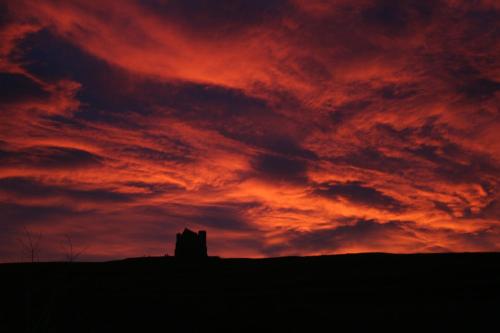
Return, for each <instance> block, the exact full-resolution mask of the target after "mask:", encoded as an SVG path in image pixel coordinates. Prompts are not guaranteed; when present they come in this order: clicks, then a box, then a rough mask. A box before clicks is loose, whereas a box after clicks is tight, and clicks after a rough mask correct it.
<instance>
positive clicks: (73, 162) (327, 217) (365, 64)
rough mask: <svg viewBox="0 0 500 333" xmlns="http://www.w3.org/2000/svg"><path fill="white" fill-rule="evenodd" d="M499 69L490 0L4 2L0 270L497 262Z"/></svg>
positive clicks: (0, 22) (498, 12)
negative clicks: (452, 259) (389, 258)
mask: <svg viewBox="0 0 500 333" xmlns="http://www.w3.org/2000/svg"><path fill="white" fill-rule="evenodd" d="M499 55H500V2H498V1H496V0H470V1H465V0H464V1H459V0H432V1H427V0H405V1H388V0H358V1H352V0H332V1H324V0H288V1H286V0H265V1H260V0H252V1H244V0H220V1H208V0H146V1H134V0H123V1H92V0H90V1H89V0H71V1H69V0H64V1H63V0H46V1H25V0H12V1H8V0H7V1H5V0H1V1H0V87H1V93H0V261H1V262H10V261H19V260H25V259H26V258H25V255H26V253H25V252H23V248H22V243H23V240H24V242H25V241H26V237H27V236H26V232H29V233H31V234H32V235H34V236H35V235H41V237H40V243H39V246H38V249H37V256H38V258H39V260H61V259H63V258H64V256H65V255H67V253H68V244H69V242H68V239H71V243H72V246H73V247H74V249H75V251H76V252H82V254H81V258H79V259H81V260H110V259H117V258H124V257H138V256H158V255H165V254H170V255H172V254H173V252H174V245H175V234H176V233H177V232H180V231H182V230H183V229H184V228H185V227H188V228H191V229H193V230H207V234H208V249H209V254H210V255H218V256H222V257H269V256H285V255H320V254H336V253H354V252H394V253H413V252H450V251H451V252H461V251H467V252H468V251H499V250H500V56H499ZM37 237H38V236H37Z"/></svg>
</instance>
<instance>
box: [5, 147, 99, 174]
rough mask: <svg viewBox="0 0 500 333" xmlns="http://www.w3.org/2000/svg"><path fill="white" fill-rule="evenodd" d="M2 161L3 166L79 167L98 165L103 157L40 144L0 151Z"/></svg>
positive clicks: (78, 150) (82, 151)
mask: <svg viewBox="0 0 500 333" xmlns="http://www.w3.org/2000/svg"><path fill="white" fill-rule="evenodd" d="M0 161H1V162H2V166H3V167H23V168H26V167H32V168H41V169H78V168H88V167H98V166H100V165H101V164H102V157H100V156H98V155H95V154H93V153H90V152H88V151H85V150H81V149H76V148H67V147H55V146H38V147H31V148H27V149H23V150H18V151H9V150H4V151H0Z"/></svg>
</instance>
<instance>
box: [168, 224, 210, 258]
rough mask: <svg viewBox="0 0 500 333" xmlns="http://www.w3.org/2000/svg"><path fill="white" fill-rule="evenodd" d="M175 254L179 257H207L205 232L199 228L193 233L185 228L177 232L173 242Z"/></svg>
mask: <svg viewBox="0 0 500 333" xmlns="http://www.w3.org/2000/svg"><path fill="white" fill-rule="evenodd" d="M175 256H176V257H179V258H205V257H207V256H208V251H207V232H206V231H204V230H200V231H198V233H195V232H194V231H192V230H189V229H188V228H186V229H184V231H183V232H182V233H178V234H177V239H176V242H175Z"/></svg>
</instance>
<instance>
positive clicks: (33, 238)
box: [17, 227, 42, 263]
mask: <svg viewBox="0 0 500 333" xmlns="http://www.w3.org/2000/svg"><path fill="white" fill-rule="evenodd" d="M41 239H42V234H41V233H37V234H34V233H33V232H32V231H31V230H29V229H28V228H26V227H24V228H23V233H22V235H21V236H20V237H18V238H17V240H18V242H19V244H21V249H22V251H23V256H24V257H27V258H28V259H29V260H30V261H31V262H32V263H33V262H35V261H37V260H38V259H39V256H40V241H41Z"/></svg>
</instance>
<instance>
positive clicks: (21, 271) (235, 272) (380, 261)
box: [0, 253, 500, 332]
mask: <svg viewBox="0 0 500 333" xmlns="http://www.w3.org/2000/svg"><path fill="white" fill-rule="evenodd" d="M0 276H1V308H0V332H120V331H137V332H220V331H228V332H242V331H244V332H264V331H285V332H294V331H296V332H318V331H321V332H325V331H326V332H350V331H374V330H375V329H376V328H381V329H383V330H384V331H389V330H391V331H401V332H406V331H414V330H418V331H422V332H426V331H442V332H450V331H452V330H460V331H463V330H466V331H469V332H498V331H499V330H500V328H499V327H500V254H498V253H483V254H429V255H389V254H359V255H339V256H322V257H286V258H275V259H218V258H209V259H208V260H206V261H199V262H186V261H180V260H176V259H175V258H172V257H166V258H139V259H127V260H123V261H114V262H106V263H37V264H3V265H0Z"/></svg>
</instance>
